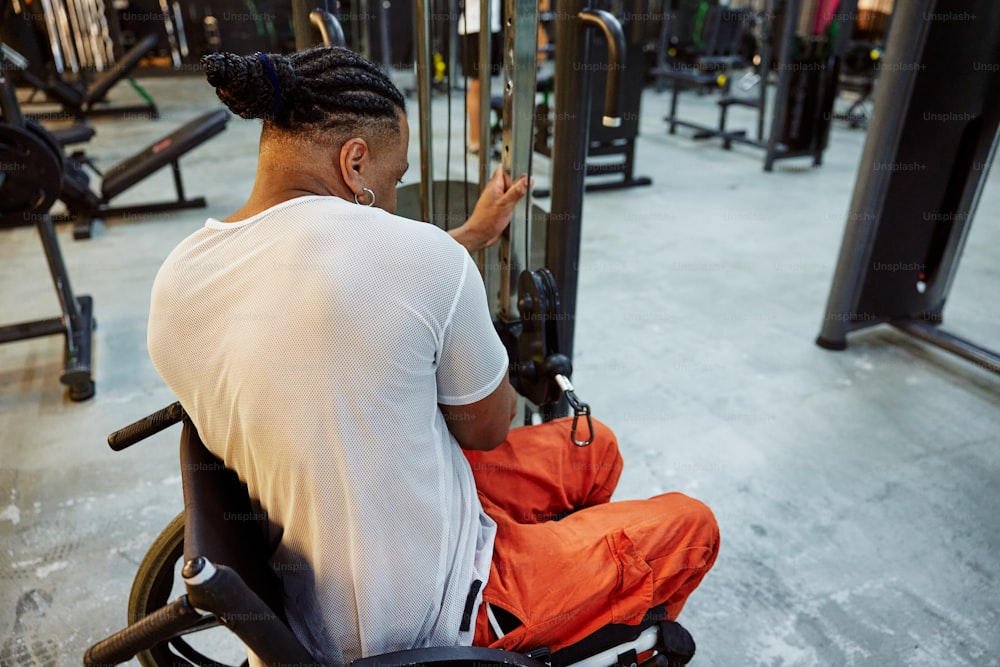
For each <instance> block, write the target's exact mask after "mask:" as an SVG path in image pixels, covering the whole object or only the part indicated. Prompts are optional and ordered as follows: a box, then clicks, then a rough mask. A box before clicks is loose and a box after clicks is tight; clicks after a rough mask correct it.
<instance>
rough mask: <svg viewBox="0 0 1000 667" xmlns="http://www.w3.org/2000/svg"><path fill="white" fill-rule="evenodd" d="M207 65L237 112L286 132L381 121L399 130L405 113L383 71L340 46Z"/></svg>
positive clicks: (217, 59) (215, 58) (208, 60)
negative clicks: (401, 113)
mask: <svg viewBox="0 0 1000 667" xmlns="http://www.w3.org/2000/svg"><path fill="white" fill-rule="evenodd" d="M202 65H203V66H204V68H205V74H206V76H207V78H208V82H209V83H210V84H211V85H212V86H213V87H215V90H216V94H217V95H218V96H219V99H220V100H222V102H223V104H225V105H226V106H227V107H229V109H230V110H231V111H232V112H233V113H235V114H237V115H239V116H241V117H243V118H263V119H265V120H267V121H269V122H271V123H273V124H274V125H276V126H277V127H279V128H282V129H286V130H292V131H299V130H301V131H307V132H309V131H316V130H320V131H329V130H337V129H349V128H356V127H362V126H364V125H368V124H370V123H371V122H372V121H376V124H377V125H382V126H385V125H387V126H388V127H391V128H393V129H395V130H396V131H398V130H399V122H398V113H399V112H400V111H405V110H406V102H405V100H404V99H403V95H402V93H400V92H399V89H398V88H396V86H395V85H394V84H393V83H392V81H391V80H390V79H389V77H388V76H386V74H385V73H384V72H383V71H382V70H380V69H379V68H378V67H376V66H375V65H374V64H372V63H371V62H369V61H368V60H365V59H364V58H362V57H361V56H359V55H358V54H356V53H354V52H353V51H350V50H349V49H344V48H341V47H337V46H320V47H317V48H313V49H307V50H305V51H298V52H295V53H292V54H289V55H279V54H259V53H258V54H253V55H250V56H239V55H236V54H233V53H212V54H209V55H207V56H204V57H203V58H202ZM379 121H381V122H379Z"/></svg>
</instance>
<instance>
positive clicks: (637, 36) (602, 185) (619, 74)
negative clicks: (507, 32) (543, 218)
mask: <svg viewBox="0 0 1000 667" xmlns="http://www.w3.org/2000/svg"><path fill="white" fill-rule="evenodd" d="M591 4H592V7H591V10H600V11H605V12H608V13H610V14H612V15H614V16H615V18H616V23H615V24H614V25H610V24H605V23H600V24H599V25H598V24H595V26H596V27H598V28H599V29H598V30H597V31H595V32H594V33H593V35H592V37H591V39H590V43H589V49H590V56H589V57H590V58H591V62H593V63H598V65H597V66H596V67H591V68H585V72H586V75H587V76H588V77H589V78H590V79H591V82H590V84H589V86H590V94H591V95H592V96H593V98H594V99H599V100H600V99H603V100H606V103H605V104H606V105H607V104H610V103H611V102H610V100H614V104H615V107H616V112H615V113H616V114H617V121H610V122H609V117H608V115H607V110H606V109H602V108H601V107H599V106H597V105H593V104H592V105H590V107H589V108H590V114H589V116H588V118H589V130H588V131H589V137H588V143H587V155H586V159H585V160H584V161H582V162H580V163H575V164H574V168H582V169H584V170H585V172H586V176H587V177H589V182H587V183H586V185H585V186H584V190H585V191H586V192H597V191H601V190H619V189H622V188H633V187H638V186H644V185H652V183H653V181H652V179H650V178H648V177H646V176H636V175H635V144H636V139H637V138H638V137H639V118H640V115H641V112H640V103H641V101H642V90H643V88H644V87H645V85H646V67H645V60H646V54H645V46H646V43H647V41H648V40H647V29H648V26H647V22H646V21H643V20H640V19H639V18H637V17H646V16H649V15H650V13H651V7H650V4H651V3H650V2H649V0H627V2H625V3H622V2H608V1H606V0H605V1H603V2H593V3H591ZM612 9H616V12H612V11H611V10H612ZM581 20H583V19H581ZM605 25H608V27H607V28H606V29H605V28H604V26H605ZM555 53H558V42H556V44H555ZM556 63H557V67H558V60H557V61H556ZM600 63H608V67H609V69H608V72H611V71H612V69H611V68H614V71H615V76H613V77H612V76H608V73H606V72H604V71H603V70H602V66H601V65H600ZM539 83H541V81H540V82H539ZM552 83H553V82H551V81H550V82H549V84H550V85H549V87H548V90H552V89H553V87H552V85H551V84H552ZM609 86H611V87H609ZM556 92H558V91H556ZM546 98H547V96H546ZM535 115H536V117H537V118H538V128H537V130H536V133H535V142H534V146H535V150H537V151H538V152H540V153H542V154H543V155H546V156H548V157H552V146H551V142H550V141H549V139H550V137H551V136H553V128H554V126H555V125H556V122H553V121H552V120H551V119H550V116H549V106H548V103H547V99H546V100H543V102H542V103H540V104H539V105H538V106H537V107H536V112H535ZM556 118H558V119H559V121H558V122H562V117H560V116H556ZM595 157H596V158H599V159H598V160H593V159H591V158H595ZM609 177H612V178H609ZM548 194H549V193H548V192H547V191H542V190H536V191H535V196H537V197H544V196H547V195H548Z"/></svg>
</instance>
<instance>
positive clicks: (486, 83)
mask: <svg viewBox="0 0 1000 667" xmlns="http://www.w3.org/2000/svg"><path fill="white" fill-rule="evenodd" d="M465 1H466V2H467V3H468V2H479V71H478V72H476V78H477V79H478V80H479V121H478V122H479V192H482V191H483V189H484V188H485V187H486V183H487V182H488V181H489V180H490V152H491V151H492V150H493V146H492V144H491V143H490V141H489V136H490V135H489V132H490V92H491V91H490V87H491V85H492V83H493V58H492V55H493V53H492V51H493V50H492V49H491V48H490V45H491V41H490V40H492V39H493V33H492V32H491V31H490V29H491V28H492V26H493V2H492V0H465ZM484 26H485V31H484V30H483V28H484ZM508 30H509V28H508V27H507V26H504V34H505V35H506V34H507V32H508ZM499 252H500V250H499V248H497V247H496V246H494V247H492V248H487V249H485V250H480V251H479V252H478V253H477V257H476V263H477V264H478V265H479V272H480V273H481V274H482V276H483V283H484V284H485V285H486V299H487V303H488V304H489V307H490V312H491V313H495V312H497V311H498V309H499V307H500V301H499V299H500V259H499Z"/></svg>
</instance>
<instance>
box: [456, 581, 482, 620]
mask: <svg viewBox="0 0 1000 667" xmlns="http://www.w3.org/2000/svg"><path fill="white" fill-rule="evenodd" d="M482 587H483V582H482V581H480V580H479V579H476V580H475V581H473V582H472V586H471V587H470V588H469V597H467V598H465V612H464V613H463V614H462V625H461V627H460V628H459V630H460V631H461V632H466V631H468V630H469V629H470V628H471V627H472V608H473V607H474V606H475V604H476V596H477V595H479V589H480V588H482Z"/></svg>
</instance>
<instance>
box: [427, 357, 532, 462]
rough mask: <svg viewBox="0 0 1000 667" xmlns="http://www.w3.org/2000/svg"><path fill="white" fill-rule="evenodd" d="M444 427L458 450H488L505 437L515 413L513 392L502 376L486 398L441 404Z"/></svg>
mask: <svg viewBox="0 0 1000 667" xmlns="http://www.w3.org/2000/svg"><path fill="white" fill-rule="evenodd" d="M440 407H441V412H442V413H443V414H444V421H445V423H446V424H447V425H448V430H449V431H451V434H452V435H453V436H455V440H457V441H458V444H459V446H461V448H462V449H471V450H479V451H489V450H491V449H496V448H497V447H498V446H499V445H500V444H501V443H502V442H503V441H504V440H506V439H507V431H508V430H510V424H511V422H512V421H513V420H514V416H515V415H517V392H515V391H514V388H513V387H512V386H510V382H509V381H508V379H507V376H506V375H504V378H503V380H501V381H500V385H499V386H498V387H497V388H496V389H494V390H493V393H492V394H490V395H489V396H487V397H486V398H484V399H482V400H480V401H476V402H475V403H469V404H468V405H441V406H440Z"/></svg>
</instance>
